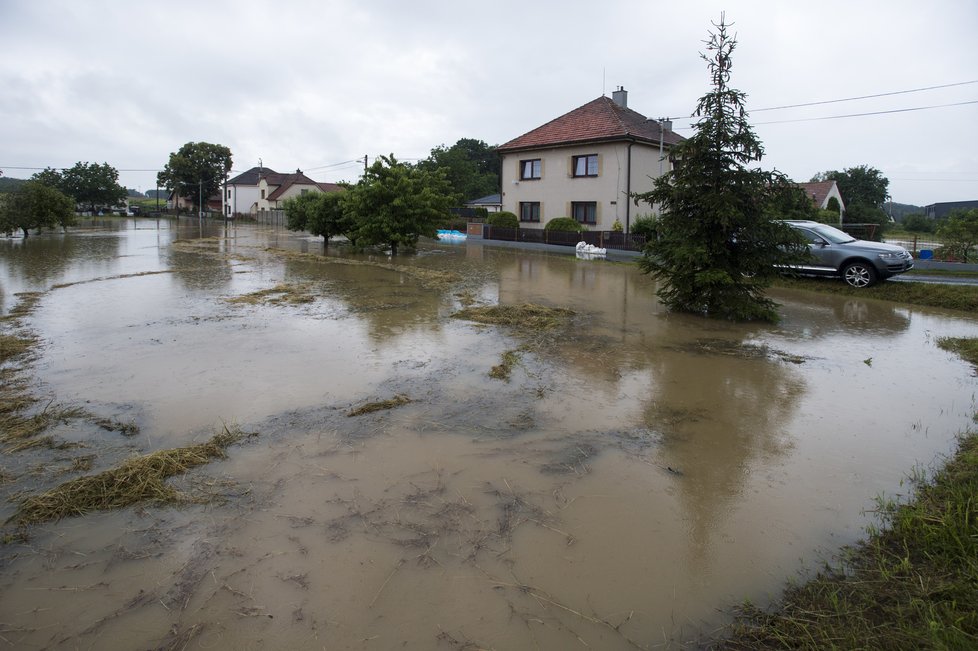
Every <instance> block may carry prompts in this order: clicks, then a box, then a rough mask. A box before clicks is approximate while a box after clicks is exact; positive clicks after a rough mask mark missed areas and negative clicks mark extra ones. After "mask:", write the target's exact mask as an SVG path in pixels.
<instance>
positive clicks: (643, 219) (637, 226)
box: [632, 215, 657, 240]
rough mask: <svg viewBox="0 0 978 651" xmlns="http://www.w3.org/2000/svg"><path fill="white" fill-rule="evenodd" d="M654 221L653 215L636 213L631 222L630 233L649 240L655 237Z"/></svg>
mask: <svg viewBox="0 0 978 651" xmlns="http://www.w3.org/2000/svg"><path fill="white" fill-rule="evenodd" d="M656 223H657V220H656V218H655V216H654V215H638V216H636V217H635V221H633V222H632V234H633V235H641V236H642V237H644V238H645V239H646V240H651V239H653V238H654V237H655V228H656Z"/></svg>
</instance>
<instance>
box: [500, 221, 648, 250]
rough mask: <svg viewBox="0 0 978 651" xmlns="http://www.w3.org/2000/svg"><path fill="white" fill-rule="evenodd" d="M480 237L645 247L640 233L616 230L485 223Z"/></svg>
mask: <svg viewBox="0 0 978 651" xmlns="http://www.w3.org/2000/svg"><path fill="white" fill-rule="evenodd" d="M482 237H483V239H486V240H502V241H506V242H532V243H536V244H556V245H558V246H577V243H578V242H586V243H587V244H593V245H594V246H597V247H600V248H602V249H616V250H620V251H641V250H642V249H643V248H644V247H645V237H643V236H641V235H625V234H624V233H619V232H616V231H584V232H583V233H571V232H567V231H548V230H545V229H542V228H502V227H499V226H490V225H488V224H486V225H485V226H483V229H482Z"/></svg>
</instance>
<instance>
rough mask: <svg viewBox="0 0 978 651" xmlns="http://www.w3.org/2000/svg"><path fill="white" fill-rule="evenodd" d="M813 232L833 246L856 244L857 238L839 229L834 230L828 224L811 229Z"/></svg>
mask: <svg viewBox="0 0 978 651" xmlns="http://www.w3.org/2000/svg"><path fill="white" fill-rule="evenodd" d="M811 228H812V230H813V231H815V232H816V233H818V234H819V235H821V236H822V237H824V238H825V239H827V240H828V241H829V242H831V243H832V244H845V243H847V242H855V241H856V238H854V237H853V236H852V235H849V233H846V232H844V231H840V230H839V229H838V228H833V227H831V226H828V225H826V224H819V225H817V226H812V227H811Z"/></svg>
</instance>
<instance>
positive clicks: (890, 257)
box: [784, 219, 913, 287]
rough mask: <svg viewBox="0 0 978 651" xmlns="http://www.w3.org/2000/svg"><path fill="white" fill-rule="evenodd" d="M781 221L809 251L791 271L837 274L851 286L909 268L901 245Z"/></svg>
mask: <svg viewBox="0 0 978 651" xmlns="http://www.w3.org/2000/svg"><path fill="white" fill-rule="evenodd" d="M784 223H785V224H787V225H788V226H791V227H792V228H793V229H795V230H796V231H798V232H799V233H801V235H802V237H803V238H804V240H805V241H806V242H808V251H809V253H811V260H810V261H809V262H806V263H804V264H801V265H797V266H792V267H790V270H791V271H792V272H794V273H799V274H803V275H813V276H841V277H842V279H843V280H845V281H846V282H847V283H848V284H849V285H851V286H853V287H869V286H870V285H873V284H875V283H876V281H877V280H883V279H886V278H889V277H890V276H894V275H896V274H900V273H903V272H904V271H909V270H910V269H913V256H911V255H910V254H909V253H908V252H907V250H906V249H905V248H903V247H902V246H896V245H894V244H883V243H882V242H868V241H866V240H857V239H855V238H853V237H852V236H851V235H849V234H848V233H845V232H843V231H840V230H839V229H838V228H833V227H832V226H829V225H827V224H820V223H818V222H810V221H801V220H793V219H786V220H784Z"/></svg>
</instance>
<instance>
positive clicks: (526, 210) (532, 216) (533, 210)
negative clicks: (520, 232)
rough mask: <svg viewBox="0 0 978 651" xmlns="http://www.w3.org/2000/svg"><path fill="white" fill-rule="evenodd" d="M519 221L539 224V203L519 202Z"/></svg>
mask: <svg viewBox="0 0 978 651" xmlns="http://www.w3.org/2000/svg"><path fill="white" fill-rule="evenodd" d="M520 221H521V222H539V221H540V202H539V201H521V202H520Z"/></svg>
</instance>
